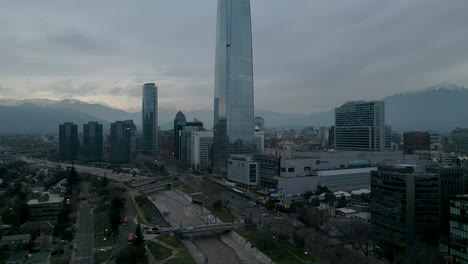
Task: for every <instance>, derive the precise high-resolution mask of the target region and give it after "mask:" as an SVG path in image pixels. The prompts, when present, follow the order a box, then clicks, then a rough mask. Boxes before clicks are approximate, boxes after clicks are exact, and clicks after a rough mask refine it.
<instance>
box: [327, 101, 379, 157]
mask: <svg viewBox="0 0 468 264" xmlns="http://www.w3.org/2000/svg"><path fill="white" fill-rule="evenodd" d="M335 146H336V149H338V150H369V151H384V150H385V105H384V102H381V101H371V102H366V101H354V102H346V103H345V104H344V105H342V106H341V107H338V108H335Z"/></svg>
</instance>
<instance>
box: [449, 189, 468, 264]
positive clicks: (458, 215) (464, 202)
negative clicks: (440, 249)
mask: <svg viewBox="0 0 468 264" xmlns="http://www.w3.org/2000/svg"><path fill="white" fill-rule="evenodd" d="M467 211H468V194H464V195H457V196H455V197H452V198H451V199H450V243H449V252H448V253H449V255H450V256H451V257H452V262H450V263H453V264H466V263H468V243H467V241H468V214H466V212H467Z"/></svg>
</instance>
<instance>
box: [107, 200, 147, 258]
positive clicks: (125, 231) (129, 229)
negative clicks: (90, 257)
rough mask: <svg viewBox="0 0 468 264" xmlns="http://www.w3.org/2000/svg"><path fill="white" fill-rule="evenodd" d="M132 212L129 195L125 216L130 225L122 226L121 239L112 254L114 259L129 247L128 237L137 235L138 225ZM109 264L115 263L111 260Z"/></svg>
mask: <svg viewBox="0 0 468 264" xmlns="http://www.w3.org/2000/svg"><path fill="white" fill-rule="evenodd" d="M132 212H133V203H132V199H131V198H130V195H127V199H126V202H125V211H124V217H125V216H127V217H128V224H127V225H123V224H122V225H120V231H119V238H118V240H117V244H116V245H115V248H114V251H113V252H112V256H114V257H115V256H117V254H119V252H120V251H122V250H123V249H125V248H126V247H127V246H128V243H127V239H128V235H129V234H130V233H135V229H136V226H137V225H136V224H135V222H134V221H133V217H132ZM142 232H143V230H142ZM107 263H114V261H113V260H109V261H108V262H107Z"/></svg>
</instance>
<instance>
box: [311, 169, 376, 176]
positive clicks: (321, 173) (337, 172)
mask: <svg viewBox="0 0 468 264" xmlns="http://www.w3.org/2000/svg"><path fill="white" fill-rule="evenodd" d="M375 170H377V167H366V168H354V169H336V170H321V171H317V175H318V176H325V177H326V176H336V175H343V174H358V173H370V172H371V171H375Z"/></svg>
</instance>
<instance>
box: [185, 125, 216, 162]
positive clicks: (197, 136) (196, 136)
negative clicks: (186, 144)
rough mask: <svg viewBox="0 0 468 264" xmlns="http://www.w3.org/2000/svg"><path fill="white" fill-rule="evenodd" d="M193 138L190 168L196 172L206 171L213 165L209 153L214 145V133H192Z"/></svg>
mask: <svg viewBox="0 0 468 264" xmlns="http://www.w3.org/2000/svg"><path fill="white" fill-rule="evenodd" d="M191 136H192V140H191V155H190V156H191V159H190V166H191V167H192V169H193V170H195V171H198V170H205V169H207V168H208V167H210V165H211V161H210V158H209V152H210V147H211V145H212V144H213V131H192V132H191Z"/></svg>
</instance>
